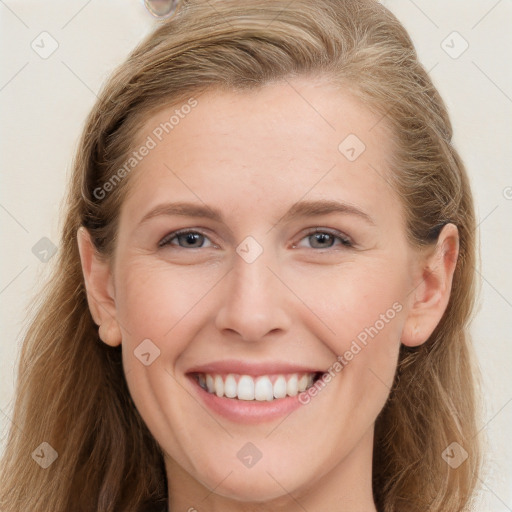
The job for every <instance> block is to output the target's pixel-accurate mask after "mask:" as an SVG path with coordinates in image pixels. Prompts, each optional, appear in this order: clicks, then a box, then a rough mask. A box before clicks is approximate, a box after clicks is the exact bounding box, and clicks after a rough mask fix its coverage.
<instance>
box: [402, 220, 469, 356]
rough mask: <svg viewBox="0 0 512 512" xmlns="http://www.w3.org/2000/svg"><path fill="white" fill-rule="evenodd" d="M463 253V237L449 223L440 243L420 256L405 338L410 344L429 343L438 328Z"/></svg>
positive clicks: (403, 333) (405, 341)
mask: <svg viewBox="0 0 512 512" xmlns="http://www.w3.org/2000/svg"><path fill="white" fill-rule="evenodd" d="M458 255H459V236H458V230H457V227H456V226H455V225H454V224H446V225H445V226H444V227H443V229H442V231H441V233H440V234H439V237H438V240H437V243H436V246H435V248H434V250H433V251H429V252H428V253H427V255H426V256H423V257H420V258H419V261H418V264H419V265H420V271H419V273H418V274H419V279H418V281H419V282H416V283H415V285H414V286H415V287H414V290H413V292H412V293H411V303H410V309H409V314H408V317H407V320H406V322H405V325H404V328H403V330H402V336H401V341H402V343H403V344H404V345H406V346H409V347H416V346H419V345H421V344H423V343H425V342H426V341H427V340H428V338H429V337H430V336H431V334H432V333H433V332H434V329H435V328H436V327H437V325H438V324H439V322H440V321H441V318H442V317H443V314H444V312H445V311H446V308H447V306H448V302H449V300H450V295H451V290H452V282H453V275H454V272H455V267H456V265H457V259H458Z"/></svg>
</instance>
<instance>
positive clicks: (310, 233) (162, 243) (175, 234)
mask: <svg viewBox="0 0 512 512" xmlns="http://www.w3.org/2000/svg"><path fill="white" fill-rule="evenodd" d="M318 233H320V234H327V235H330V236H332V237H334V238H335V239H338V240H339V241H340V242H341V245H342V246H343V247H345V248H351V247H354V244H353V243H352V241H351V240H350V238H348V237H347V236H346V235H344V234H343V233H341V232H339V231H336V230H329V229H320V228H314V229H313V230H310V231H308V232H307V233H306V234H305V235H304V236H303V237H302V238H301V239H300V241H302V240H304V239H305V238H308V237H310V236H313V235H315V234H318ZM188 234H198V235H201V236H203V237H205V238H208V236H207V235H205V234H204V233H202V232H201V231H197V230H192V229H183V230H178V231H173V232H172V233H169V234H168V235H166V236H165V237H164V238H163V239H162V240H161V241H160V242H159V243H158V247H165V246H168V245H176V244H171V241H172V240H174V239H175V238H177V237H178V236H180V235H188ZM212 244H213V242H212ZM214 245H215V244H214ZM177 247H179V248H180V249H187V247H181V246H179V245H178V246H177ZM292 247H293V248H296V247H297V244H293V246H292ZM333 247H335V246H334V245H332V246H330V247H320V248H315V247H311V249H317V250H318V249H332V248H333ZM192 249H203V247H192Z"/></svg>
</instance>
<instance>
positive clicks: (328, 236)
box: [294, 228, 353, 249]
mask: <svg viewBox="0 0 512 512" xmlns="http://www.w3.org/2000/svg"><path fill="white" fill-rule="evenodd" d="M302 240H310V243H311V247H312V248H313V249H330V248H332V247H334V246H335V245H336V241H337V240H339V242H340V244H341V245H342V246H343V247H353V244H352V242H351V241H350V239H349V238H347V237H346V236H344V235H343V234H342V233H339V232H338V231H336V232H334V233H332V232H330V231H325V230H320V229H318V228H317V229H315V230H314V231H313V232H311V233H309V234H308V235H306V236H305V237H304V238H302V239H301V241H302ZM340 244H338V245H340ZM294 247H299V245H296V246H294Z"/></svg>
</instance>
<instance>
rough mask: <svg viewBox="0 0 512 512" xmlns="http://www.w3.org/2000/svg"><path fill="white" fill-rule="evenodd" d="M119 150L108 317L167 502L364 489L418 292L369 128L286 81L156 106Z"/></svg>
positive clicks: (336, 98) (373, 123)
mask: <svg viewBox="0 0 512 512" xmlns="http://www.w3.org/2000/svg"><path fill="white" fill-rule="evenodd" d="M187 104H188V105H189V107H185V105H187ZM171 116H174V118H172V119H171ZM170 119H171V121H170ZM166 122H167V123H168V124H167V125H166V124H165V123H166ZM148 137H149V138H148ZM150 139H151V140H150ZM142 145H146V147H148V148H149V149H148V150H147V151H144V150H143V151H139V150H138V148H139V147H141V146H142ZM135 147H136V149H137V150H138V154H139V157H140V159H139V160H140V161H138V163H137V165H136V168H134V169H133V171H131V173H132V174H131V176H130V177H129V178H125V179H130V180H131V183H130V186H131V189H130V193H129V195H128V196H127V198H126V200H125V202H124V204H123V207H122V210H121V216H120V223H119V237H118V241H117V246H116V251H115V260H114V265H113V289H114V294H115V307H116V315H115V316H116V320H117V322H118V323H119V325H120V329H121V332H122V347H123V350H122V352H123V364H124V368H125V372H126V379H127V382H128V386H129V389H130V392H131V394H132V396H133V399H134V401H135V404H136V406H137V408H138V410H139V411H140V414H141V415H142V417H143V419H144V420H145V422H146V423H147V425H148V427H149V429H150V431H151V433H152V434H153V436H154V437H155V439H156V440H157V441H158V443H159V444H160V445H161V447H162V449H163V450H164V451H165V453H166V467H167V471H168V476H169V480H170V485H171V495H172V493H173V490H175V492H176V493H177V494H180V495H188V496H189V498H188V501H183V503H184V504H186V503H189V504H190V503H191V501H190V500H193V499H195V503H197V504H198V506H199V501H200V500H198V499H197V497H198V496H201V497H203V496H206V497H207V498H206V499H207V500H214V499H223V498H219V496H222V497H227V498H233V499H237V500H241V501H247V502H256V501H258V502H262V501H266V500H272V499H275V500H276V501H275V503H278V502H282V503H288V501H286V500H289V502H290V503H292V502H293V500H294V499H295V498H297V499H299V497H300V498H301V499H302V500H303V501H301V503H307V502H308V501H307V500H308V499H312V498H311V497H312V496H314V494H315V492H316V490H317V489H323V492H324V494H323V495H324V496H327V495H329V492H328V491H327V489H331V494H330V495H331V496H335V495H336V496H344V495H345V494H344V491H342V489H350V490H352V491H354V490H357V491H360V492H361V493H366V494H368V492H369V493H371V482H370V477H371V457H372V442H373V426H374V422H375V420H376V417H377V415H378V414H379V412H380V411H381V409H382V407H383V406H384V404H385V402H386V399H387V397H388V394H389V390H390V386H391V384H392V382H393V377H394V373H395V369H396V363H397V358H398V349H399V345H400V338H401V334H402V329H403V327H404V323H405V321H406V319H407V314H408V311H409V306H410V305H409V302H410V300H409V294H410V292H411V291H412V290H413V287H414V283H415V279H416V277H417V275H416V270H415V269H416V267H417V265H416V258H415V253H414V252H413V251H412V250H411V249H410V248H409V246H408V245H407V242H406V237H405V224H404V218H403V214H402V211H401V205H400V201H399V200H398V199H397V197H396V196H395V195H394V191H393V189H392V188H391V186H390V184H389V169H388V162H389V159H390V155H391V139H390V132H389V130H388V129H387V127H386V123H385V119H384V120H383V119H381V118H380V117H379V116H377V115H375V114H372V113H370V112H369V111H368V110H366V109H365V108H364V107H363V106H362V105H361V104H360V103H359V102H358V101H356V100H355V99H354V98H352V97H351V96H349V95H347V94H345V93H343V92H340V91H339V89H336V88H334V86H330V85H327V84H325V83H321V82H318V83H313V82H312V81H307V80H294V81H290V82H283V83H280V84H273V85H269V86H266V87H264V88H262V89H258V90H255V91H249V92H220V91H218V92H215V91H209V92H207V93H204V94H202V95H200V96H197V97H195V99H194V100H190V101H189V102H187V101H184V102H183V103H182V104H179V105H175V106H173V107H172V108H166V109H165V110H162V111H161V112H159V113H158V114H157V115H155V116H153V117H151V119H149V120H148V121H147V123H146V124H145V126H144V127H142V128H141V130H140V138H139V140H138V141H137V144H135ZM142 153H144V154H145V156H144V155H142ZM146 153H147V154H146ZM137 158H138V157H137ZM178 230H180V231H181V233H182V234H180V235H178V234H175V232H176V231H178ZM315 232H316V233H315ZM187 233H188V234H187ZM322 372H327V375H329V376H330V378H329V377H328V376H324V377H323V378H322V379H321V380H320V381H318V382H317V383H316V384H315V385H314V386H313V389H312V390H310V391H306V392H304V387H305V386H310V385H311V383H312V381H313V380H314V379H315V378H317V377H318V375H319V374H321V373H322ZM204 388H206V389H204ZM208 388H209V389H208ZM301 391H302V392H301ZM217 395H220V396H217ZM226 395H228V396H226ZM255 395H256V397H255ZM201 492H202V493H201ZM336 493H338V494H336ZM291 494H293V496H294V498H293V499H292V498H290V495H291ZM338 499H339V498H338Z"/></svg>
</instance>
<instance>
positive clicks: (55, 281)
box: [0, 0, 481, 512]
mask: <svg viewBox="0 0 512 512" xmlns="http://www.w3.org/2000/svg"><path fill="white" fill-rule="evenodd" d="M293 76H325V77H326V78H327V79H328V80H330V81H331V82H333V83H337V84H339V85H340V88H346V89H347V90H350V91H351V92H352V93H354V94H356V95H357V96H358V97H360V98H361V99H363V100H364V102H365V104H366V105H367V106H368V108H370V109H372V110H373V111H375V112H378V113H380V115H381V117H382V122H386V123H389V125H390V126H391V127H392V129H393V131H394V134H395V135H396V137H395V145H396V149H395V153H394V162H393V168H392V169H391V172H390V175H391V179H392V186H393V187H394V188H395V190H396V191H397V193H398V195H399V196H400V197H401V199H402V206H403V209H404V212H405V215H406V219H407V236H408V239H409V242H410V244H411V246H413V247H418V246H423V245H426V244H431V243H434V242H435V240H436V238H437V235H438V233H439V229H440V228H441V227H442V226H443V225H444V224H446V223H447V222H451V223H454V224H455V225H456V226H457V228H458V231H459V237H460V253H459V260H458V262H457V266H456V270H455V275H454V280H453V287H452V292H451V297H450V301H449V304H448V306H447V309H446V312H445V314H444V316H443V317H442V319H441V321H440V323H439V324H438V326H437V328H436V330H435V331H434V333H433V334H432V336H431V337H430V338H429V340H428V341H427V342H426V343H425V344H424V345H422V346H420V347H418V348H414V349H410V348H406V347H402V348H401V352H400V357H399V364H398V368H397V373H396V379H395V383H394V386H393V389H392V390H391V393H390V396H389V400H388V401H387V403H386V405H385V407H384V409H383V410H382V412H381V413H380V415H379V416H378V418H377V421H376V427H375V443H374V463H373V489H374V497H375V502H376V504H377V507H378V509H379V510H380V511H384V512H392V511H393V512H396V511H407V512H415V511H418V512H420V511H421V512H425V511H427V510H429V511H433V512H456V511H462V510H466V509H467V507H468V506H469V504H470V502H471V499H472V496H473V495H474V489H475V485H476V482H477V478H478V474H479V468H480V460H481V455H480V448H479V442H478V435H477V434H478V430H477V413H478V408H477V406H476V403H477V396H478V395H477V393H476V389H477V387H476V386H475V367H474V363H473V362H472V356H471V346H470V340H469V337H468V331H467V328H468V322H469V320H470V317H471V315H472V309H473V305H474V298H475V288H474V267H475V264H476V248H475V230H476V225H475V216H474V208H473V200H472V195H471V191H470V187H469V184H468V178H467V175H466V171H465V169H464V166H463V163H462V162H461V159H460V158H459V156H458V154H457V152H456V150H455V148H454V147H453V146H452V144H451V138H452V128H451V124H450V120H449V118H448V114H447V111H446V108H445V105H444V103H443V101H442V99H441V98H440V96H439V94H438V92H437V90H436V88H435V87H434V85H433V84H432V81H431V80H430V78H429V76H428V74H427V73H426V71H425V70H424V68H423V67H422V66H421V64H420V63H419V62H418V59H417V55H416V53H415V50H414V47H413V45H412V42H411V40H410V38H409V36H408V34H407V33H406V31H405V29H404V28H403V27H402V25H401V24H400V23H399V22H398V21H397V19H396V18H395V17H394V16H393V15H392V14H391V13H390V12H389V11H388V10H387V9H386V8H385V7H383V6H382V5H380V4H379V3H378V2H376V1H374V0H344V1H342V0H315V1H314V2H312V1H310V0H295V1H294V2H289V0H259V1H258V2H251V1H243V0H238V1H234V0H222V1H220V0H211V1H209V2H205V1H200V0H194V1H188V2H186V3H184V4H183V5H182V6H181V7H180V9H179V10H178V13H177V14H176V15H175V16H174V17H172V18H171V19H169V20H167V21H165V22H162V23H161V24H160V25H159V26H158V27H157V28H156V29H155V31H154V32H153V33H152V34H150V35H149V36H148V37H147V38H146V40H145V41H143V42H142V43H141V44H140V45H139V46H138V47H137V48H136V49H135V50H134V51H133V52H132V54H131V55H130V56H129V57H128V59H127V60H126V62H124V63H123V64H122V65H121V66H120V67H119V68H118V69H117V70H116V71H115V72H114V73H113V75H112V76H111V78H110V79H109V80H108V82H107V83H106V85H105V86H104V88H103V89H102V91H101V93H100V95H99V99H98V101H97V103H96V105H95V106H94V108H93V109H92V111H91V113H90V115H89V117H88V118H87V121H86V123H85V127H84V130H83V135H82V137H81V140H80V142H79V147H78V151H77V154H76V158H75V161H74V167H73V173H72V176H71V179H70V183H69V189H68V190H69V192H68V196H67V201H66V205H65V216H64V225H63V231H62V240H61V243H60V250H59V255H58V258H56V260H57V261H56V262H55V266H54V269H53V275H52V277H51V279H50V280H49V281H48V283H47V284H46V285H45V288H44V290H43V291H42V292H41V293H40V294H38V296H37V297H36V299H35V300H34V303H33V307H34V311H35V312H34V315H33V318H31V320H30V324H29V325H28V329H27V331H26V333H25V336H24V342H23V347H22V351H21V357H20V361H19V368H18V383H17V389H16V400H15V406H14V412H13V416H12V419H13V426H12V428H11V430H10V433H9V437H8V441H7V445H6V450H5V454H4V457H3V464H2V469H1V474H0V482H1V483H0V508H1V510H3V511H5V512H14V511H20V510H23V511H25V510H30V511H31V512H37V511H41V512H43V511H44V512H47V511H49V510H51V511H52V512H65V511H66V512H67V511H69V510H73V512H77V511H92V510H97V511H101V512H114V511H120V510H122V511H133V512H135V511H140V510H142V509H143V507H144V506H149V507H153V509H152V510H155V507H157V506H158V505H160V506H162V507H165V506H166V501H167V482H166V475H165V470H164V465H163V455H162V452H161V450H160V448H159V446H158V444H157V443H156V441H155V440H154V439H153V438H152V436H151V434H150V433H149V431H148V429H147V428H146V426H145V424H144V422H143V420H142V419H141V417H140V416H139V414H138V411H137V410H136V408H135V406H134V404H133V402H132V399H131V397H130V393H129V391H128V388H127V385H126V381H125V377H124V373H123V368H122V362H121V351H120V347H118V348H111V347H109V346H107V345H106V344H104V343H103V342H101V341H100V339H99V337H98V328H97V326H96V325H95V324H94V322H93V319H92V317H91V314H90V312H89V309H88V305H87V297H86V292H85V286H84V280H83V275H82V270H81V265H80V258H79V253H78V246H77V229H78V228H79V227H80V226H85V227H86V228H87V229H88V230H89V232H90V234H91V236H92V239H93V241H94V244H95V246H96V249H97V251H98V253H99V254H101V255H102V256H104V257H105V258H109V257H111V255H112V254H113V249H114V247H115V244H116V230H117V222H118V214H119V210H120V205H121V204H122V202H123V199H124V197H125V196H126V191H127V190H128V184H129V183H130V177H129V176H126V177H124V178H123V179H122V180H120V181H119V183H118V184H116V186H115V187H112V188H113V190H111V191H110V192H109V193H108V194H106V195H105V197H101V198H99V197H98V193H96V194H95V191H97V190H98V188H99V187H102V186H103V185H104V184H105V183H107V182H108V181H109V180H111V179H112V177H113V176H114V175H115V174H116V172H117V173H118V171H119V169H120V168H121V167H122V165H123V162H125V161H126V158H127V155H128V154H129V152H130V150H133V144H134V141H135V139H136V137H137V136H138V130H139V129H140V126H142V125H143V122H144V121H145V120H147V119H148V117H149V116H150V115H151V114H152V113H154V112H156V111H157V110H159V109H161V108H163V107H164V106H168V105H175V104H179V103H180V102H182V101H186V100H187V99H189V98H191V97H192V96H193V95H195V96H199V95H200V93H201V92H202V91H204V90H206V89H208V88H214V87H221V88H225V89H227V90H233V89H256V88H258V87H261V86H262V85H264V84H268V83H270V82H273V81H279V80H286V79H288V78H291V77H293ZM42 442H47V443H49V445H51V447H53V449H55V450H56V452H57V453H58V458H57V459H56V461H55V462H54V463H53V464H51V465H50V466H49V467H48V468H46V469H42V468H41V467H40V466H39V465H38V464H36V463H35V462H34V460H33V458H32V456H31V454H32V452H33V451H34V450H35V449H36V448H37V447H38V446H39V445H40V444H41V443H42ZM452 442H457V443H459V445H461V446H462V447H463V448H464V450H466V452H467V453H468V455H469V456H468V458H467V460H466V461H465V462H464V463H463V464H461V465H460V466H459V467H458V468H456V469H454V468H452V467H450V466H449V465H448V464H447V463H446V462H445V460H444V459H443V457H442V453H443V451H444V450H445V449H446V448H447V447H448V445H450V444H451V443H452Z"/></svg>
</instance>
